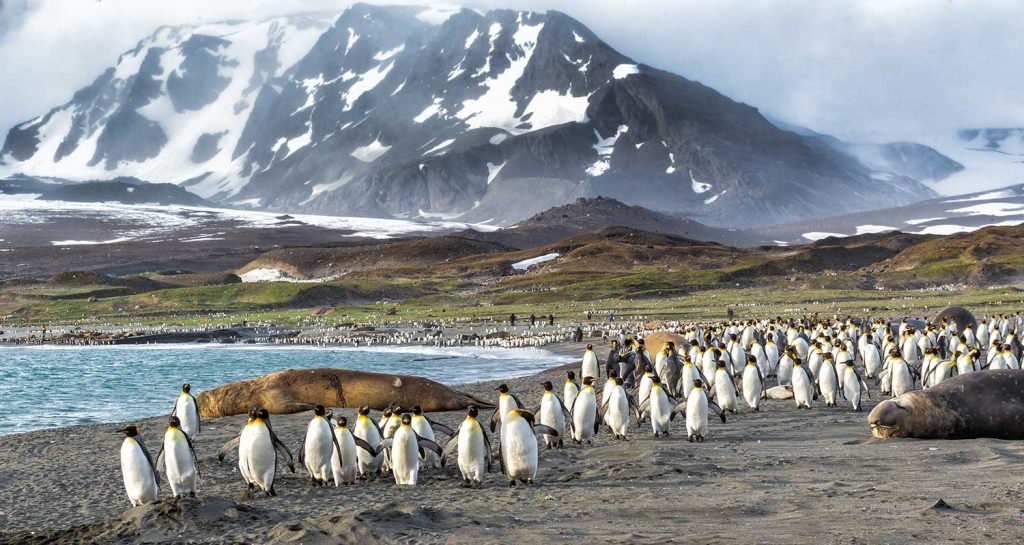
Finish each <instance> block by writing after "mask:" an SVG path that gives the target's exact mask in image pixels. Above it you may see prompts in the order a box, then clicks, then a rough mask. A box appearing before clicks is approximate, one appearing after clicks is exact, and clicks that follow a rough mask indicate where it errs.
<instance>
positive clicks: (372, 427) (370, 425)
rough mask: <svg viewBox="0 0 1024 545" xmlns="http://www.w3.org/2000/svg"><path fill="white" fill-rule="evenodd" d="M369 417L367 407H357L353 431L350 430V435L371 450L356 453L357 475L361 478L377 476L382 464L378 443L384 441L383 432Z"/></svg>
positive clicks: (368, 408)
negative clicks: (363, 442) (357, 413)
mask: <svg viewBox="0 0 1024 545" xmlns="http://www.w3.org/2000/svg"><path fill="white" fill-rule="evenodd" d="M369 415H370V407H369V406H367V405H363V406H362V407H359V416H357V417H356V425H355V429H354V430H352V435H354V436H355V437H357V438H359V439H362V440H363V441H365V442H366V444H367V445H369V446H370V449H371V450H367V449H361V450H360V451H358V452H356V460H358V462H359V466H358V471H359V475H361V476H363V477H366V476H367V475H371V474H379V473H380V471H381V466H382V465H383V463H384V454H382V453H380V452H379V447H380V443H381V441H383V440H384V432H383V431H381V429H380V427H379V426H378V425H377V423H376V422H374V421H373V419H372V418H370V416H369Z"/></svg>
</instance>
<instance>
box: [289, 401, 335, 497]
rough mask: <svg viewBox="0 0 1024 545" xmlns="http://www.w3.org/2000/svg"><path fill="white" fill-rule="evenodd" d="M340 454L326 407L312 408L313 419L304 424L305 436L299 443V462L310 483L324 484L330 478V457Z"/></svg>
mask: <svg viewBox="0 0 1024 545" xmlns="http://www.w3.org/2000/svg"><path fill="white" fill-rule="evenodd" d="M335 455H339V456H340V455H341V447H339V446H338V441H337V439H335V437H334V430H332V429H331V421H330V420H329V418H328V416H327V409H325V408H324V406H323V405H317V406H316V407H314V408H313V419H312V420H310V421H309V425H307V426H306V436H305V437H304V438H303V440H302V444H301V445H299V463H300V464H303V465H304V466H306V471H308V472H309V482H310V484H317V485H326V484H327V481H328V479H330V478H331V476H332V472H331V457H332V456H335Z"/></svg>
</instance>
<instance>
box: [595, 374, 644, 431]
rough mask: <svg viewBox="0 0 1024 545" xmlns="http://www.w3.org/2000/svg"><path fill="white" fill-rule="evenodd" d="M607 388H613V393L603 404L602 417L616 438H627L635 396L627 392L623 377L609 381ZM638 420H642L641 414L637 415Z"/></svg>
mask: <svg viewBox="0 0 1024 545" xmlns="http://www.w3.org/2000/svg"><path fill="white" fill-rule="evenodd" d="M608 382H609V384H608V385H607V386H605V387H606V388H611V389H612V390H611V395H609V396H608V401H607V402H606V403H605V404H604V405H602V406H601V412H600V417H601V420H603V421H604V423H605V424H608V427H609V428H611V430H612V435H614V436H615V438H616V439H621V440H623V441H625V440H626V430H627V429H628V428H629V409H630V407H631V406H633V404H634V401H633V398H632V397H630V396H629V394H628V393H626V388H625V387H624V386H623V380H622V377H615V378H614V379H612V380H610V381H608ZM636 419H637V422H638V423H639V421H640V414H639V413H637V415H636Z"/></svg>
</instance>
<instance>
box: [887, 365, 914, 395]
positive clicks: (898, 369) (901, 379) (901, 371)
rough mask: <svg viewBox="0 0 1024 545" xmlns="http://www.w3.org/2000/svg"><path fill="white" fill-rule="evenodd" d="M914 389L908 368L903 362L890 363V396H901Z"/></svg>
mask: <svg viewBox="0 0 1024 545" xmlns="http://www.w3.org/2000/svg"><path fill="white" fill-rule="evenodd" d="M913 389H914V382H913V377H911V376H910V368H909V367H908V366H907V363H906V362H904V361H898V362H893V363H892V395H893V397H898V396H901V395H903V394H905V393H907V392H909V391H910V390H913Z"/></svg>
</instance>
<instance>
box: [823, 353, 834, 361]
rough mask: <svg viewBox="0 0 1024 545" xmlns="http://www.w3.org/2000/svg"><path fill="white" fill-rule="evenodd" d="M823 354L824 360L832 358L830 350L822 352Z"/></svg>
mask: <svg viewBox="0 0 1024 545" xmlns="http://www.w3.org/2000/svg"><path fill="white" fill-rule="evenodd" d="M823 356H824V358H825V359H826V360H830V359H832V353H831V352H825V353H824V354H823Z"/></svg>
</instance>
